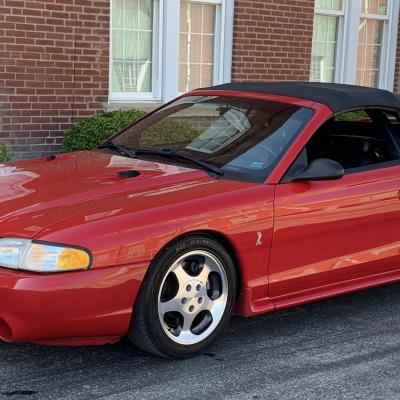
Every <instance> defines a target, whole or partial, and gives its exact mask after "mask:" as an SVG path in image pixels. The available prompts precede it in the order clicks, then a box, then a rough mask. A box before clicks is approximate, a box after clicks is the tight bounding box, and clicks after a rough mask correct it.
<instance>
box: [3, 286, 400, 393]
mask: <svg viewBox="0 0 400 400" xmlns="http://www.w3.org/2000/svg"><path fill="white" fill-rule="evenodd" d="M399 319H400V284H394V285H387V286H383V287H380V288H375V289H370V290H366V291H362V292H357V293H354V294H350V295H345V296H341V297H337V298H333V299H328V300H324V301H319V302H316V303H312V304H308V305H304V306H301V307H296V308H292V309H288V310H284V311H279V312H276V313H271V314H266V315H263V316H260V317H255V318H251V319H245V318H238V317H235V318H233V320H232V322H231V324H230V326H229V329H228V330H227V332H226V334H225V335H224V336H223V337H222V338H221V339H220V340H219V341H218V342H217V343H216V344H215V345H214V346H212V347H211V348H210V349H209V350H208V351H207V352H206V353H205V354H203V355H201V356H199V357H197V358H194V359H190V360H184V361H170V360H163V359H159V358H157V357H153V356H151V355H148V354H145V353H143V352H140V351H139V350H137V349H136V348H134V347H133V346H132V345H131V344H130V343H129V342H128V341H127V340H123V341H121V342H120V343H118V344H116V345H108V346H103V347H77V348H67V347H61V348H60V347H59V348H57V347H45V346H38V345H28V344H26V345H9V344H3V343H0V399H1V400H3V399H11V400H15V399H30V400H36V399H51V400H55V399H107V400H111V399H112V400H114V399H115V400H117V399H118V400H119V399H141V400H142V399H145V400H147V399H149V400H151V399H168V400H176V399H199V400H200V399H201V400H209V399H244V400H247V399H251V400H255V399H279V400H284V399H318V400H322V399H330V400H331V399H363V400H364V399H368V400H371V399H384V400H388V399H400V379H399V377H400V330H399V325H400V321H399Z"/></svg>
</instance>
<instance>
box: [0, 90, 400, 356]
mask: <svg viewBox="0 0 400 400" xmlns="http://www.w3.org/2000/svg"><path fill="white" fill-rule="evenodd" d="M399 112H400V102H399V100H398V99H397V97H396V96H395V95H393V94H392V93H390V92H387V91H384V90H378V89H372V88H365V87H357V86H350V85H338V84H318V83H306V82H283V83H261V82H258V83H251V82H250V83H231V84H224V85H220V86H214V87H210V88H203V89H198V90H194V91H192V92H190V93H187V94H184V95H183V96H181V97H179V98H178V99H176V100H174V101H172V102H170V103H168V104H166V105H165V106H163V107H161V108H159V109H157V110H155V111H154V112H152V113H150V114H148V115H147V116H145V117H144V118H142V119H141V120H139V121H137V122H135V123H133V124H132V125H130V126H128V127H126V128H124V129H123V130H122V131H120V132H118V133H117V134H116V135H114V136H113V137H112V138H110V139H109V140H107V141H106V142H105V143H102V144H101V145H100V146H98V148H96V149H94V150H91V151H83V152H76V153H68V154H57V155H54V156H51V157H45V158H40V159H35V160H27V161H16V162H11V163H7V164H2V165H0V339H1V340H3V341H6V342H14V343H15V342H33V343H43V344H50V345H78V344H79V345H94V344H105V343H113V342H116V341H118V340H119V339H120V338H121V337H123V336H127V337H128V338H130V339H131V340H132V342H133V343H134V344H136V345H137V346H138V347H140V348H142V349H144V350H146V351H149V352H151V353H153V354H156V355H159V356H163V357H169V358H184V357H190V356H193V355H196V354H198V353H200V352H202V351H204V349H205V348H206V347H207V346H209V345H210V344H211V343H212V342H214V341H215V340H216V339H217V337H219V336H220V335H221V334H222V332H223V330H224V328H225V327H226V326H227V324H228V322H229V319H230V317H231V315H232V314H236V315H240V316H245V317H249V316H253V315H257V314H261V313H265V312H270V311H274V310H278V309H282V308H285V307H290V306H294V305H298V304H302V303H306V302H309V301H312V300H317V299H322V298H326V297H329V296H333V295H337V294H341V293H346V292H350V291H354V290H359V289H361V288H366V287H371V286H374V285H378V284H383V283H388V282H394V281H398V280H400V199H399V196H400V123H399Z"/></svg>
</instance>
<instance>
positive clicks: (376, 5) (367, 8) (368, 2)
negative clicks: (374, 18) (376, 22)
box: [361, 0, 388, 15]
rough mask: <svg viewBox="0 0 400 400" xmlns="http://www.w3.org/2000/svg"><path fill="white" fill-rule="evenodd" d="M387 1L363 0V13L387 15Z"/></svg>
mask: <svg viewBox="0 0 400 400" xmlns="http://www.w3.org/2000/svg"><path fill="white" fill-rule="evenodd" d="M387 3H388V2H387V0H362V4H361V13H363V14H379V15H386V13H387Z"/></svg>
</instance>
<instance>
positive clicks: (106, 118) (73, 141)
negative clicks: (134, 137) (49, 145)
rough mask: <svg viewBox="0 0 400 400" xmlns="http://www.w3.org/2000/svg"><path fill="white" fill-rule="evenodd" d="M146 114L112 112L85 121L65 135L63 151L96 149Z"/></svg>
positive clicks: (139, 112) (141, 112) (138, 112)
mask: <svg viewBox="0 0 400 400" xmlns="http://www.w3.org/2000/svg"><path fill="white" fill-rule="evenodd" d="M144 114H145V112H143V111H139V110H128V111H111V112H108V113H105V114H101V115H96V116H94V117H89V118H86V119H83V120H82V121H80V122H78V123H77V124H76V125H75V126H73V127H72V128H70V129H68V130H67V132H66V133H65V136H64V141H63V151H65V152H68V151H80V150H91V149H94V148H95V147H96V146H98V145H99V144H100V143H102V142H104V141H105V140H107V139H108V138H109V137H110V136H112V135H113V134H114V133H116V132H118V131H119V130H120V129H122V128H124V127H126V126H128V125H129V124H130V123H132V122H134V121H136V120H137V119H139V118H141V117H142V116H143V115H144Z"/></svg>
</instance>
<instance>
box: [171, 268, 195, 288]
mask: <svg viewBox="0 0 400 400" xmlns="http://www.w3.org/2000/svg"><path fill="white" fill-rule="evenodd" d="M173 272H174V274H175V276H176V278H177V279H178V283H179V291H181V290H184V289H185V287H186V283H187V282H188V281H189V280H190V279H191V277H190V275H189V274H188V273H187V272H186V271H185V270H184V269H183V267H182V264H179V265H178V266H177V267H176V268H175V269H174V271H173Z"/></svg>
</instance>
